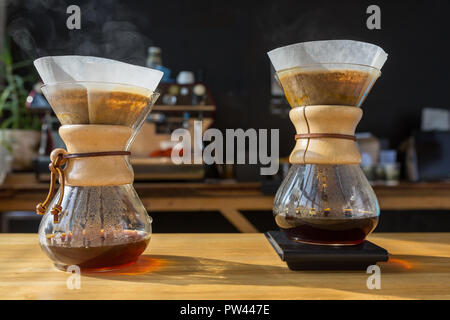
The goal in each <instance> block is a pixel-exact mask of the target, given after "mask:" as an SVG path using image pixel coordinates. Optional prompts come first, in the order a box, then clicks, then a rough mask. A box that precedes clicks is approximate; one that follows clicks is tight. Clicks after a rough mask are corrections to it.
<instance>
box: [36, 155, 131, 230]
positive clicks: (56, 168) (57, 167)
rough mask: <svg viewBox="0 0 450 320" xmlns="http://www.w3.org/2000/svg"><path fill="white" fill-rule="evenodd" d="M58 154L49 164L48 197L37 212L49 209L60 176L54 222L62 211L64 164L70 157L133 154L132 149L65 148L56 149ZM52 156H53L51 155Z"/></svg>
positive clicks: (40, 213)
mask: <svg viewBox="0 0 450 320" xmlns="http://www.w3.org/2000/svg"><path fill="white" fill-rule="evenodd" d="M55 151H56V152H57V153H56V156H55V157H53V158H54V159H53V160H52V161H51V162H50V164H49V165H48V168H49V170H50V189H49V190H48V194H47V197H46V198H45V200H44V202H41V203H39V204H38V205H37V206H36V213H37V214H39V215H43V214H45V212H46V211H47V206H48V204H49V203H50V202H51V200H52V199H53V195H54V193H55V185H56V178H59V179H58V181H59V190H60V193H59V199H58V202H57V203H56V204H55V205H54V206H53V207H52V209H51V211H50V212H51V214H52V215H53V223H58V222H59V214H60V213H61V211H62V206H61V203H62V200H63V198H64V186H65V184H64V169H63V168H62V166H64V164H66V162H67V161H68V159H74V158H86V157H104V156H129V155H131V152H130V151H104V152H85V153H66V152H65V150H64V149H57V150H54V152H55ZM50 158H52V156H50Z"/></svg>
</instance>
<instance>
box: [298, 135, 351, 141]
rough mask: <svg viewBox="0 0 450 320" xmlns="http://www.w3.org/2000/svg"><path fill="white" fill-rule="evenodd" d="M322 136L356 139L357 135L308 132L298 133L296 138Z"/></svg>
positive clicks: (316, 137)
mask: <svg viewBox="0 0 450 320" xmlns="http://www.w3.org/2000/svg"><path fill="white" fill-rule="evenodd" d="M320 138H334V139H347V140H353V141H356V137H355V136H353V135H350V134H339V133H306V134H296V135H295V140H298V139H320Z"/></svg>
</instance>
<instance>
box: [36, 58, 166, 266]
mask: <svg viewBox="0 0 450 320" xmlns="http://www.w3.org/2000/svg"><path fill="white" fill-rule="evenodd" d="M35 66H36V68H37V70H38V71H39V74H40V75H41V77H42V79H43V81H44V83H45V85H44V86H43V88H42V91H43V93H44V95H45V96H46V98H47V100H48V101H49V103H50V105H51V107H52V108H53V110H54V112H55V114H56V116H57V117H58V119H59V121H60V122H61V124H62V126H61V127H60V129H59V134H60V136H61V138H62V139H63V141H64V142H65V145H66V150H64V149H56V150H54V151H53V152H52V154H51V156H50V160H51V164H50V166H49V168H50V171H51V174H52V175H51V182H50V184H51V186H50V191H49V195H48V196H47V199H45V201H44V202H42V203H40V204H39V205H38V206H37V212H38V213H39V214H44V216H43V218H42V221H41V224H40V227H39V240H40V244H41V247H42V249H43V251H44V252H45V253H46V254H47V255H48V256H49V257H50V259H52V260H53V262H54V263H55V265H56V266H57V267H58V268H60V269H63V270H65V269H66V268H67V267H68V266H71V265H77V266H79V267H80V268H82V269H89V270H101V271H103V270H108V269H114V268H118V267H121V266H124V265H129V264H130V263H133V262H134V261H136V260H137V258H138V257H139V256H140V255H141V254H142V253H143V252H144V250H145V249H146V247H147V245H148V244H149V242H150V238H151V222H152V220H151V217H150V216H149V215H148V213H147V211H146V209H145V207H144V206H143V204H142V202H141V201H140V200H139V197H138V195H137V194H136V191H135V190H134V188H133V179H134V174H133V170H132V167H131V165H130V163H129V159H128V158H129V155H130V152H129V151H128V150H129V148H130V145H131V143H132V141H133V139H134V137H135V135H136V134H137V132H138V130H139V129H140V127H141V125H142V123H143V122H144V120H145V119H146V118H147V116H148V114H149V112H150V110H151V107H152V105H153V104H154V102H155V101H156V99H157V98H158V94H157V93H155V89H156V87H157V85H158V83H159V80H160V79H161V77H162V73H161V72H160V71H157V70H152V69H148V68H142V67H137V66H133V65H128V64H124V63H121V62H116V61H112V60H108V59H101V58H94V57H78V56H63V57H45V58H41V59H38V60H36V61H35ZM56 181H59V186H57V185H56ZM56 188H58V191H56V192H55V191H54V190H56Z"/></svg>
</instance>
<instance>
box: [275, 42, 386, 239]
mask: <svg viewBox="0 0 450 320" xmlns="http://www.w3.org/2000/svg"><path fill="white" fill-rule="evenodd" d="M268 54H269V57H270V59H271V62H272V64H273V66H274V67H275V70H276V71H277V77H278V79H279V81H280V84H281V86H282V88H283V90H284V93H285V96H286V98H287V100H288V102H289V104H290V105H291V107H292V109H291V111H290V113H289V116H290V119H291V121H292V122H293V124H294V126H295V128H296V135H295V140H296V144H295V148H294V150H293V151H292V153H291V155H290V157H289V162H290V163H291V164H292V165H291V168H290V169H289V171H288V174H287V176H286V177H285V179H284V180H283V182H282V184H281V186H280V188H279V189H278V191H277V194H276V196H275V200H274V205H273V210H274V216H275V221H276V223H277V225H278V226H279V227H280V229H281V230H283V231H284V232H285V234H286V235H287V236H288V237H289V238H290V239H291V240H294V241H298V242H304V243H309V244H319V245H355V244H359V243H361V242H363V241H364V239H365V238H366V236H367V235H368V234H369V233H371V232H372V231H373V230H374V229H375V227H376V225H377V223H378V217H379V211H380V210H379V206H378V202H377V199H376V196H375V193H374V192H373V190H372V187H371V186H370V184H369V182H368V181H367V178H366V177H365V176H364V173H363V172H362V170H361V168H360V166H359V163H360V162H361V155H360V154H359V151H358V148H357V146H356V143H355V141H356V138H355V135H354V133H355V129H356V126H357V124H358V122H359V120H360V119H361V117H362V111H361V109H360V108H359V107H360V106H361V104H362V103H363V101H364V100H365V98H366V97H367V94H368V93H369V91H370V90H371V88H372V86H373V85H374V83H375V81H376V79H377V78H378V77H379V76H380V69H381V67H382V65H383V64H384V62H385V61H386V59H387V55H386V53H384V51H383V50H382V49H381V48H379V47H377V46H375V45H372V44H368V43H363V42H358V41H350V40H331V41H313V42H305V43H299V44H294V45H290V46H286V47H282V48H278V49H275V50H272V51H270V52H269V53H268Z"/></svg>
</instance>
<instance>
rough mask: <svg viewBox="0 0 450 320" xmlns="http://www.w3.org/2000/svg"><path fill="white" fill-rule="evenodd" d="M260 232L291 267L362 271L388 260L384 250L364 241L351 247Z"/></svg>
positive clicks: (283, 234)
mask: <svg viewBox="0 0 450 320" xmlns="http://www.w3.org/2000/svg"><path fill="white" fill-rule="evenodd" d="M264 235H265V236H266V238H267V240H269V243H270V244H271V245H272V247H273V248H274V249H275V251H276V252H277V254H278V255H279V256H280V258H281V260H283V261H285V262H286V263H287V265H288V267H289V269H291V270H366V269H367V267H368V266H370V265H374V264H376V263H377V262H383V261H388V259H389V253H388V252H387V251H386V250H385V249H383V248H381V247H379V246H377V245H376V244H374V243H372V242H370V241H367V240H365V241H364V242H363V243H361V244H359V245H354V246H327V245H314V244H305V243H299V242H295V241H292V240H290V239H289V238H288V237H287V236H286V235H285V233H284V232H282V231H268V232H265V233H264Z"/></svg>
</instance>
